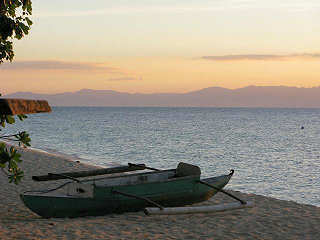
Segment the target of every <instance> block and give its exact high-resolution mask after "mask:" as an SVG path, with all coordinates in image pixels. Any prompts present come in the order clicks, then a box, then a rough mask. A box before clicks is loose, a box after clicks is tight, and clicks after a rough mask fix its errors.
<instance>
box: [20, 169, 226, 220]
mask: <svg viewBox="0 0 320 240" xmlns="http://www.w3.org/2000/svg"><path fill="white" fill-rule="evenodd" d="M231 176H232V174H231V175H223V176H219V177H213V178H208V179H202V181H205V182H207V183H210V184H212V185H214V186H215V187H217V188H219V189H222V188H223V187H224V186H225V185H226V184H227V183H228V182H229V180H230V178H231ZM199 180H200V176H187V177H180V178H173V179H168V180H166V181H160V182H150V183H148V182H146V183H141V184H133V185H130V184H129V185H120V186H107V187H99V186H96V185H93V197H85V198H83V197H82V198H79V197H73V196H68V195H61V196H59V195H57V196H52V195H50V194H39V193H38V194H35V193H32V192H31V193H24V194H21V195H20V197H21V199H22V201H23V202H24V204H25V205H26V206H27V207H28V208H29V209H30V210H32V211H33V212H35V213H36V214H38V215H40V216H42V217H44V218H51V217H55V218H64V217H70V218H73V217H82V216H99V215H106V214H111V213H123V212H134V211H140V210H143V209H144V208H145V207H150V206H152V205H151V204H150V203H148V202H147V201H144V200H142V199H136V198H132V197H128V196H124V195H120V194H115V193H114V191H120V192H124V193H127V194H133V195H136V196H140V197H145V198H148V199H150V200H152V201H154V202H156V203H158V204H160V205H162V206H164V207H177V206H184V205H189V204H193V203H198V202H202V201H205V200H207V199H209V198H210V197H212V196H213V195H214V194H215V193H217V190H215V189H212V188H210V187H208V186H206V185H203V184H200V183H199V182H198V181H199Z"/></svg>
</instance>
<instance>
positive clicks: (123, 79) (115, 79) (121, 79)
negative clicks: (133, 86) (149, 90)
mask: <svg viewBox="0 0 320 240" xmlns="http://www.w3.org/2000/svg"><path fill="white" fill-rule="evenodd" d="M132 80H138V78H135V77H118V78H109V79H108V81H132ZM140 80H141V78H140Z"/></svg>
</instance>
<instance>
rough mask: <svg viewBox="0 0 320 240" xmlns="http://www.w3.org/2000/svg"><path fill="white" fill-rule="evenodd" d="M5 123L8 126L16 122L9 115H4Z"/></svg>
mask: <svg viewBox="0 0 320 240" xmlns="http://www.w3.org/2000/svg"><path fill="white" fill-rule="evenodd" d="M6 122H7V123H9V124H13V123H15V122H16V120H15V119H14V117H12V116H11V115H6Z"/></svg>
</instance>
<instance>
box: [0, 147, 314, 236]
mask: <svg viewBox="0 0 320 240" xmlns="http://www.w3.org/2000/svg"><path fill="white" fill-rule="evenodd" d="M22 154H23V157H22V158H23V164H22V167H23V170H24V171H25V178H24V180H23V182H22V183H21V184H19V185H18V186H16V185H14V184H8V183H7V182H8V181H7V179H6V177H5V176H4V175H3V174H2V173H1V174H0V181H1V189H0V239H320V231H319V229H318V227H319V223H320V208H319V207H316V206H311V205H303V204H298V203H295V202H292V201H283V200H278V199H273V198H269V197H265V196H259V195H254V194H244V193H241V192H236V191H231V190H229V191H230V192H232V193H233V194H235V195H237V196H239V197H242V198H243V199H245V200H250V201H254V202H255V207H253V208H248V209H240V210H233V211H231V212H223V213H208V214H194V215H176V216H146V215H145V214H144V213H143V212H137V213H126V214H112V215H106V216H101V217H83V218H75V219H69V218H66V219H43V218H41V217H39V216H37V215H36V214H34V213H32V212H31V211H29V210H28V209H27V208H26V207H25V206H24V205H23V203H22V202H21V200H20V198H19V193H21V192H23V191H26V190H31V189H46V188H47V187H52V186H56V185H57V183H55V182H45V183H44V182H42V183H38V182H34V181H32V179H31V176H32V175H41V174H46V173H48V172H64V171H70V170H85V169H89V168H95V167H94V166H89V165H86V164H82V163H78V162H76V161H72V160H71V159H68V158H67V157H65V156H58V155H53V154H47V153H44V152H38V151H34V150H30V149H25V150H22ZM60 183H61V181H60ZM233 201H234V200H232V199H230V198H229V197H227V196H225V195H224V194H221V193H218V194H217V195H216V196H214V197H213V198H212V199H211V200H209V201H207V202H204V203H201V204H199V205H211V204H218V203H223V202H233Z"/></svg>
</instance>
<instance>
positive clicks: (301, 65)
mask: <svg viewBox="0 0 320 240" xmlns="http://www.w3.org/2000/svg"><path fill="white" fill-rule="evenodd" d="M32 2H33V17H32V19H33V21H34V25H33V26H32V29H31V32H30V34H29V35H28V36H26V37H25V38H23V39H22V40H19V41H15V53H16V56H15V59H14V62H13V63H11V64H9V63H5V64H3V65H0V83H1V88H0V90H1V92H2V93H4V94H6V93H12V92H16V91H33V92H38V93H57V92H66V91H77V90H79V89H83V88H90V89H110V90H116V91H121V92H131V93H134V92H139V93H155V92H181V93H182V92H188V91H192V90H198V89H201V88H207V87H213V86H219V87H225V88H230V89H234V88H240V87H245V86H248V85H257V86H277V85H285V86H297V87H313V86H320V70H319V69H320V1H319V0H309V1H305V0H282V1H278V0H259V1H256V0H255V1H253V0H211V1H209V0H184V1H181V0H134V1H133V0H114V1H109V0H90V1H82V0H68V1H66V0H55V1H49V0H33V1H32Z"/></svg>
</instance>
